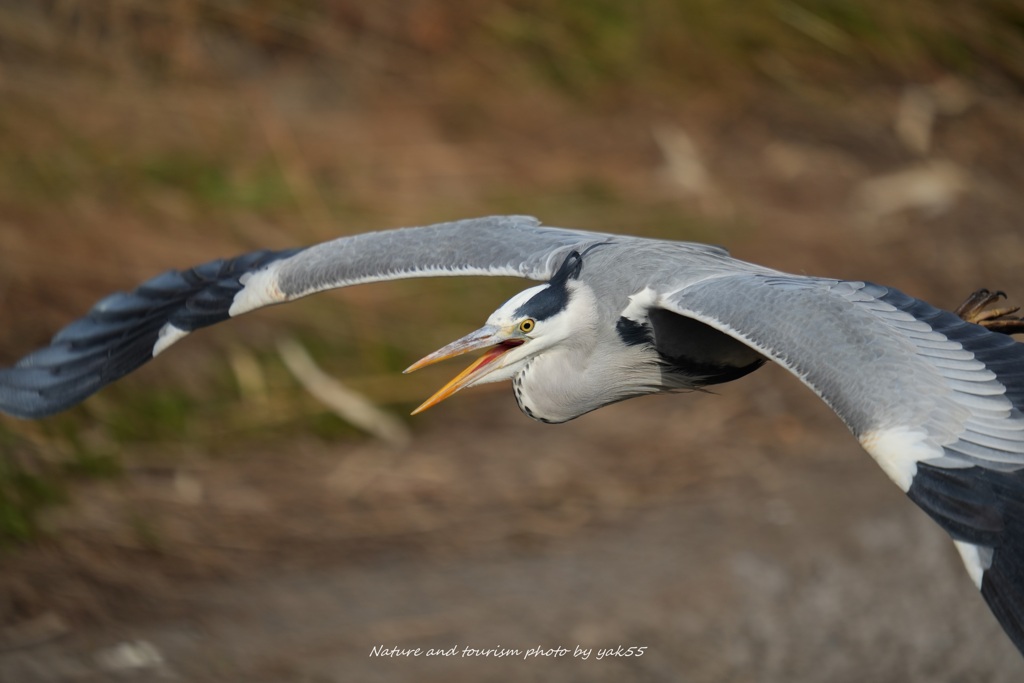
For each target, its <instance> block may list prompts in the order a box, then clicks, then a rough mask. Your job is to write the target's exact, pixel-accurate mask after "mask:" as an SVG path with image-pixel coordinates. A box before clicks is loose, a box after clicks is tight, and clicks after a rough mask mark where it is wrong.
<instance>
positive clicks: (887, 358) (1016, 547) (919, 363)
mask: <svg viewBox="0 0 1024 683" xmlns="http://www.w3.org/2000/svg"><path fill="white" fill-rule="evenodd" d="M655 305H657V306H660V307H662V308H665V309H667V310H670V311H672V312H674V313H678V314H681V315H684V316H688V317H691V318H695V319H697V320H700V321H702V322H704V323H706V324H707V325H710V326H711V327H714V328H716V329H718V330H721V331H723V332H725V333H727V334H729V335H731V336H733V337H735V338H737V339H740V340H741V341H743V342H745V343H746V344H748V345H750V346H751V347H753V348H755V349H757V350H758V351H759V352H761V353H762V354H764V355H765V356H767V357H769V358H771V359H772V360H775V361H777V362H778V363H779V364H780V365H782V366H784V367H785V368H787V369H788V370H790V371H791V372H792V373H793V374H795V375H797V376H798V377H799V378H800V379H801V380H803V382H804V383H805V384H807V385H808V386H810V387H811V389H813V390H814V391H815V392H816V393H817V394H818V395H819V396H820V397H821V398H822V399H824V401H825V402H826V403H828V404H829V406H831V407H832V409H833V410H835V412H836V413H837V414H838V415H839V417H840V418H842V419H843V421H844V422H845V423H846V424H847V426H848V427H849V428H850V430H851V431H852V432H853V433H854V435H855V436H856V437H857V438H858V439H859V440H860V443H861V444H862V445H863V446H864V448H865V450H867V451H868V453H870V454H871V456H872V457H873V458H874V459H875V460H876V461H877V462H878V464H879V465H881V467H882V469H883V470H885V472H886V474H888V475H889V477H890V478H891V479H892V480H893V481H894V482H895V483H896V484H897V485H898V486H899V487H900V488H901V489H903V491H904V492H906V493H907V495H908V496H909V497H910V498H911V500H913V501H914V502H915V503H917V504H918V505H919V506H920V507H921V508H923V509H924V510H925V512H927V513H928V514H929V515H930V516H931V517H932V518H933V519H934V520H935V521H937V522H938V523H939V524H940V525H941V526H942V527H943V528H944V529H945V530H946V531H947V532H949V534H950V535H951V536H952V537H953V540H954V541H955V542H956V546H957V548H958V550H959V551H960V554H961V556H962V557H963V560H964V563H965V565H966V566H967V570H968V573H969V574H970V576H971V578H972V579H973V580H974V582H975V584H976V585H977V586H978V588H979V589H980V590H981V593H982V595H983V596H984V597H985V600H986V601H987V602H988V604H989V606H990V607H991V609H992V611H993V612H994V613H995V615H996V617H997V618H998V619H999V621H1000V623H1001V624H1002V626H1003V628H1004V629H1005V630H1006V632H1007V633H1008V634H1009V635H1010V637H1011V638H1012V639H1013V641H1014V643H1015V644H1016V645H1017V647H1018V648H1019V649H1021V651H1022V652H1024V414H1022V410H1024V345H1021V344H1017V343H1016V342H1014V340H1013V339H1012V338H1010V337H1008V336H1005V335H1002V334H997V333H993V332H990V331H988V330H986V329H984V328H982V327H980V326H978V325H974V324H970V323H966V322H964V321H963V320H961V319H960V318H958V317H957V316H956V315H954V314H952V313H949V312H946V311H942V310H939V309H937V308H934V307H933V306H930V305H928V304H926V303H924V302H922V301H919V300H917V299H913V298H911V297H909V296H907V295H905V294H902V293H900V292H898V291H896V290H893V289H887V288H885V287H880V286H878V285H873V284H868V283H863V282H844V281H837V280H824V279H815V278H804V277H796V276H784V275H771V274H749V273H744V274H732V275H725V276H722V277H717V278H714V279H707V280H703V281H701V282H697V283H695V284H692V285H688V286H684V287H682V288H681V289H679V290H677V291H672V292H668V293H664V294H663V295H662V296H661V299H660V300H659V301H658V302H657V303H656V304H655Z"/></svg>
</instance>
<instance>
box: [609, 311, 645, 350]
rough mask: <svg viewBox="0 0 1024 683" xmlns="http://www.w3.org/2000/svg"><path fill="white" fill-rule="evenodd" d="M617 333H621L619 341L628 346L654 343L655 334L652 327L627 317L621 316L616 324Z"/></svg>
mask: <svg viewBox="0 0 1024 683" xmlns="http://www.w3.org/2000/svg"><path fill="white" fill-rule="evenodd" d="M615 331H616V332H618V333H619V339H621V340H622V343H623V344H625V345H626V346H639V345H640V344H653V343H654V334H653V333H652V332H651V328H650V327H648V326H647V325H644V324H643V323H638V322H637V321H635V320H630V319H629V318H627V317H625V316H621V317H620V318H619V319H618V321H617V322H616V323H615Z"/></svg>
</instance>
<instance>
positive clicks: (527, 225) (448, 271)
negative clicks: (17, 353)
mask: <svg viewBox="0 0 1024 683" xmlns="http://www.w3.org/2000/svg"><path fill="white" fill-rule="evenodd" d="M605 239H609V237H608V236H602V235H598V234H594V233H586V232H578V231H572V230H563V229H560V228H546V227H542V226H540V225H539V223H538V222H537V220H536V219H533V218H528V217H520V216H510V217H491V218H481V219H471V220H465V221H457V222H453V223H442V224H438V225H433V226H427V227H422V228H405V229H398V230H391V231H385V232H378V233H367V234H363V235H356V236H352V237H343V238H340V239H337V240H334V241H331V242H325V243H323V244H320V245H316V246H313V247H308V248H304V249H292V250H286V251H273V252H272V251H261V252H253V253H250V254H244V255H242V256H239V257H237V258H233V259H224V260H218V261H212V262H210V263H206V264H204V265H201V266H196V267H195V268H190V269H188V270H184V271H170V272H167V273H164V274H163V275H159V276H157V277H155V278H153V279H152V280H150V281H148V282H146V283H144V284H143V285H141V286H140V287H138V288H137V289H135V290H133V291H131V292H122V293H118V294H114V295H112V296H109V297H107V298H106V299H104V300H102V301H100V302H99V303H98V304H96V305H95V306H94V307H93V309H92V310H91V311H89V313H88V314H87V315H86V316H85V317H83V318H82V319H80V320H78V321H76V322H73V323H71V324H70V325H69V326H68V327H66V328H64V329H63V330H62V331H60V332H59V333H58V334H57V335H56V336H55V337H54V338H53V340H52V341H51V343H50V345H49V346H48V347H46V348H44V349H41V350H39V351H36V352H35V353H32V354H30V355H28V356H26V357H25V358H23V359H22V360H20V361H19V362H18V363H17V364H15V365H14V366H13V367H11V368H4V369H0V412H3V413H8V414H10V415H15V416H18V417H26V418H36V417H43V416H46V415H50V414H53V413H56V412H59V411H61V410H64V409H66V408H69V407H71V406H73V405H75V404H76V403H78V402H80V401H82V400H83V399H85V398H86V397H87V396H89V395H91V394H92V393H94V392H96V391H97V390H98V389H100V388H101V387H103V386H105V385H106V384H109V383H111V382H113V381H115V380H117V379H118V378H120V377H122V376H124V375H126V374H128V373H129V372H131V371H132V370H135V369H136V368H138V367H139V366H140V365H142V364H143V363H145V362H146V361H148V360H149V359H151V358H152V357H153V356H154V355H156V354H157V353H159V352H160V351H162V350H163V349H165V348H166V347H167V346H169V345H170V344H172V343H174V342H175V341H177V340H178V339H180V338H182V337H183V336H185V335H187V334H188V333H190V332H192V331H194V330H197V329H199V328H202V327H206V326H208V325H212V324H214V323H218V322H221V321H223V320H226V319H228V318H229V317H233V316H235V315H239V314H241V313H245V312H246V311H249V310H253V309H255V308H259V307H261V306H266V305H270V304H274V303H280V302H283V301H290V300H292V299H295V298H298V297H300V296H305V295H307V294H312V293H314V292H317V291H321V290H324V289H329V288H333V287H344V286H347V285H351V284H358V283H361V282H372V281H379V280H389V279H397V278H409V277H418V276H429V275H517V276H520V277H526V278H532V279H546V278H547V277H549V276H550V275H551V273H553V272H554V270H555V269H556V268H557V267H558V265H559V264H560V263H561V260H562V259H563V258H564V256H565V254H566V253H568V252H569V251H571V249H572V248H573V247H574V246H576V245H586V244H591V243H594V242H596V241H602V240H605Z"/></svg>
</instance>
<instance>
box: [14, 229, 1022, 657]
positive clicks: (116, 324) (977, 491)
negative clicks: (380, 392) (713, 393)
mask: <svg viewBox="0 0 1024 683" xmlns="http://www.w3.org/2000/svg"><path fill="white" fill-rule="evenodd" d="M451 275H505V276H508V275H512V276H519V277H523V278H527V279H531V280H536V281H540V282H542V284H539V285H536V286H534V287H531V288H529V289H526V290H524V291H523V292H520V293H519V294H517V295H515V296H514V297H512V298H511V299H510V300H509V301H507V302H506V303H505V304H503V305H502V306H501V307H500V308H498V310H496V311H495V312H494V313H492V314H491V316H490V317H489V318H488V319H487V322H486V324H485V325H484V326H483V327H481V328H480V329H478V330H476V331H475V332H472V333H470V334H468V335H466V336H465V337H462V338H461V339H459V340H457V341H455V342H452V343H451V344H449V345H447V346H445V347H444V348H442V349H440V350H438V351H435V352H434V353H432V354H430V355H428V356H426V357H425V358H423V359H422V360H420V361H419V362H417V363H415V364H413V366H412V367H411V368H409V370H415V369H417V368H420V367H423V366H425V365H428V364H430V363H434V362H437V361H440V360H444V359H447V358H451V357H453V356H457V355H460V354H464V353H467V352H471V351H477V350H483V353H482V355H481V356H480V357H479V358H478V359H477V360H476V361H474V362H473V363H472V364H471V365H470V366H469V367H468V368H466V369H465V370H464V371H463V372H462V373H461V374H459V375H458V376H457V377H455V378H454V379H453V380H452V381H451V382H449V383H448V384H447V385H445V386H444V387H443V388H442V389H441V390H439V391H438V392H437V393H436V394H434V395H433V396H432V397H431V398H429V399H428V400H427V401H426V402H425V403H424V404H423V405H422V406H420V408H418V409H417V412H418V411H419V410H424V409H426V408H429V407H430V406H432V405H435V404H436V403H438V402H440V401H442V400H444V399H445V398H447V397H449V396H451V395H452V394H454V393H455V392H457V391H459V390H461V389H464V388H466V387H469V386H472V385H476V384H482V383H485V382H496V381H501V380H512V386H513V390H514V393H515V398H516V401H517V403H518V404H519V407H520V408H521V409H522V411H523V412H524V413H526V414H527V415H528V416H530V417H532V418H534V419H537V420H541V421H543V422H552V423H557V422H565V421H567V420H571V419H573V418H575V417H578V416H580V415H583V414H584V413H587V412H590V411H592V410H595V409H597V408H600V407H602V406H605V405H608V404H610V403H614V402H616V401H621V400H624V399H628V398H631V397H633V396H640V395H643V394H651V393H657V392H666V391H674V390H686V389H698V388H700V387H705V386H708V385H712V384H717V383H721V382H728V381H731V380H734V379H737V378H739V377H742V376H744V375H746V374H748V373H750V372H752V371H754V370H756V369H757V368H759V367H760V366H761V365H763V364H764V363H765V362H767V361H774V362H776V363H778V364H779V365H781V366H783V367H784V368H786V369H787V370H789V371H790V372H792V373H793V374H794V375H796V376H797V377H798V378H799V379H800V380H801V381H803V382H804V384H806V385H807V386H809V387H810V388H811V389H812V390H813V391H814V392H815V393H817V394H818V396H820V397H821V398H822V399H823V400H824V401H825V402H826V403H827V404H828V405H829V406H830V407H831V408H832V409H833V410H834V411H835V412H836V413H837V414H838V415H839V417H840V418H842V420H843V422H845V423H846V425H847V426H848V427H849V428H850V431H852V432H853V434H854V436H855V437H856V438H857V439H858V440H859V441H860V443H861V445H862V446H863V447H864V449H865V450H866V451H867V452H868V453H869V454H870V455H871V456H872V457H873V458H874V459H875V461H876V462H877V463H878V464H879V465H880V466H881V467H882V469H883V470H884V471H885V473H886V474H887V475H888V476H889V478H890V479H892V481H893V482H895V484H896V485H897V486H899V487H900V488H901V489H902V490H903V491H904V492H905V493H906V494H907V496H909V498H910V499H911V500H913V501H914V502H915V503H916V504H917V505H919V506H920V507H921V508H923V509H924V511H925V512H927V513H928V514H929V515H930V516H931V517H932V518H933V519H934V520H935V521H936V522H938V523H939V525H941V526H942V528H943V529H945V530H946V531H947V532H948V533H949V534H950V536H951V537H952V539H953V542H954V543H955V545H956V548H957V549H958V550H959V552H960V555H961V557H962V559H963V561H964V564H965V566H966V567H967V573H968V575H969V576H970V578H971V580H972V581H973V582H974V584H975V585H976V586H977V587H978V588H979V589H980V591H981V594H982V596H984V599H985V600H986V602H987V603H988V605H989V606H990V607H991V609H992V611H993V613H994V614H995V616H996V618H997V619H998V620H999V623H1000V624H1001V625H1002V626H1003V628H1004V629H1005V630H1006V632H1007V633H1008V634H1009V636H1010V638H1011V639H1012V640H1013V642H1014V643H1015V644H1016V646H1017V647H1018V649H1020V650H1021V651H1022V652H1024V345H1018V344H1017V343H1016V342H1015V341H1014V340H1013V338H1012V337H1010V336H1009V335H1008V334H1000V333H999V332H1006V333H1013V332H1019V331H1024V324H1022V322H1021V321H1020V320H1019V319H1015V318H1010V317H1009V314H1012V313H1013V312H1014V310H1013V309H998V310H986V309H987V307H988V306H989V305H990V304H991V303H992V302H993V301H995V299H996V297H997V295H993V294H989V293H988V292H986V291H980V292H979V293H977V294H976V295H975V296H973V297H972V298H971V299H969V300H968V301H967V302H965V304H964V306H962V307H961V309H959V310H958V311H957V312H956V313H950V312H947V311H943V310H940V309H937V308H934V307H933V306H931V305H929V304H927V303H925V302H923V301H920V300H917V299H914V298H912V297H910V296H907V295H905V294H902V293H900V292H898V291H896V290H894V289H891V288H888V287H883V286H880V285H876V284H871V283H867V282H850V281H843V280H834V279H827V278H817V277H804V276H799V275H790V274H787V273H783V272H779V271H776V270H772V269H770V268H764V267H761V266H757V265H754V264H750V263H745V262H743V261H738V260H735V259H733V258H730V257H729V255H728V252H726V251H725V250H723V249H720V248H718V247H712V246H706V245H702V244H694V243H687V242H671V241H663V240H653V239H644V238H639V237H627V236H622V235H613V234H602V233H593V232H585V231H580V230H568V229H563V228H555V227H546V226H542V225H541V224H540V223H539V222H538V221H537V220H535V219H533V218H529V217H522V216H509V217H490V218H480V219H471V220H464V221H457V222H452V223H442V224H438V225H430V226H426V227H419V228H404V229H397V230H391V231H385V232H376V233H369V234H362V235H354V236H351V237H342V238H340V239H336V240H333V241H330V242H325V243H322V244H317V245H314V246H311V247H306V248H301V249H292V250H286V251H259V252H253V253H249V254H244V255H242V256H239V257H237V258H233V259H226V260H218V261H212V262H210V263H206V264H204V265H200V266H196V267H195V268H191V269H188V270H184V271H170V272H167V273H164V274H163V275H159V276H157V277H155V278H153V279H152V280H149V281H148V282H146V283H144V284H142V285H140V286H139V287H138V288H137V289H135V290H134V291H131V292H125V293H118V294H114V295H112V296H109V297H107V298H105V299H103V300H102V301H100V302H99V303H97V304H96V305H95V307H94V308H93V309H92V310H91V311H90V312H89V313H88V314H87V315H86V316H85V317H84V318H82V319H80V320H78V321H76V322H73V323H71V324H70V325H68V326H67V327H65V328H64V329H63V330H61V331H60V332H59V333H58V334H57V335H56V336H55V337H54V338H53V340H52V341H51V343H50V345H49V346H47V347H45V348H43V349H40V350H38V351H36V352H34V353H31V354H29V355H28V356H26V357H25V358H23V359H22V360H21V361H19V362H18V363H17V364H16V365H14V366H13V367H11V368H7V369H0V412H4V413H8V414H10V415H15V416H18V417H24V418H38V417H42V416H45V415H50V414H52V413H56V412H59V411H61V410H64V409H66V408H69V407H70V406H72V405H74V404H76V403H78V402H80V401H82V400H83V399H85V398H86V397H87V396H89V395H90V394H92V393H93V392H95V391H97V390H99V389H100V388H101V387H103V386H104V385H106V384H109V383H110V382H113V381H114V380H116V379H118V378H119V377H122V376H124V375H125V374H127V373H129V372H131V371H132V370H134V369H136V368H137V367H139V366H140V365H142V364H143V363H145V362H146V361H148V360H149V359H151V358H153V357H154V356H156V355H158V354H160V353H162V352H163V351H165V350H166V349H167V348H168V347H169V346H171V345H172V344H174V343H175V342H177V341H179V340H180V339H182V338H183V337H185V336H186V335H188V334H189V333H191V332H193V331H195V330H197V329H199V328H201V327H206V326H208V325H212V324H214V323H218V322H221V321H223V320H227V319H228V318H232V317H235V316H238V315H241V314H243V313H247V312H249V311H252V310H255V309H257V308H261V307H263V306H268V305H271V304H278V303H284V302H287V301H292V300H294V299H298V298H300V297H304V296H306V295H308V294H313V293H315V292H319V291H322V290H326V289H333V288H336V287H347V286H349V285H356V284H361V283H366V282H377V281H381V280H396V279H401V278H413V277H427V276H451ZM969 321H974V322H969ZM975 323H980V324H975Z"/></svg>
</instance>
